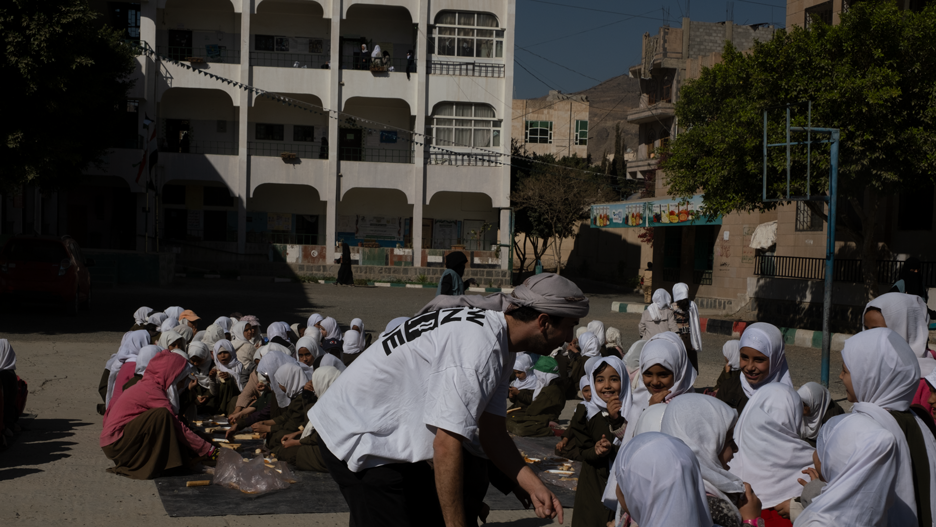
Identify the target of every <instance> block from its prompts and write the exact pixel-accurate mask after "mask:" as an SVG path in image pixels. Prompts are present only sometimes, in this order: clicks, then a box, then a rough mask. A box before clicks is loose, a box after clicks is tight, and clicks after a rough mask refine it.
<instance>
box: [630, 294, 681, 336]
mask: <svg viewBox="0 0 936 527" xmlns="http://www.w3.org/2000/svg"><path fill="white" fill-rule="evenodd" d="M672 303H673V299H672V298H671V297H670V294H669V291H667V290H666V289H657V290H656V291H654V293H653V302H652V303H651V304H650V305H648V306H647V309H644V312H643V314H642V315H641V316H640V323H639V324H638V325H637V331H638V333H639V334H640V339H641V340H648V339H649V338H650V337H652V336H654V335H658V334H660V333H663V332H665V331H672V332H673V333H676V332H677V330H678V329H679V328H677V327H676V318H675V315H674V314H673V310H672V308H671V307H670V304H672Z"/></svg>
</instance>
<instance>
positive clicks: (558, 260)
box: [553, 236, 562, 275]
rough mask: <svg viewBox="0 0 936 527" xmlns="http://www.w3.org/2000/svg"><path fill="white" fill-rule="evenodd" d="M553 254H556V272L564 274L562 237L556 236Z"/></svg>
mask: <svg viewBox="0 0 936 527" xmlns="http://www.w3.org/2000/svg"><path fill="white" fill-rule="evenodd" d="M553 254H554V255H555V256H556V274H558V275H561V274H562V237H561V236H556V240H555V241H554V242H553Z"/></svg>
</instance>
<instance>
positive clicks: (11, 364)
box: [0, 339, 116, 371]
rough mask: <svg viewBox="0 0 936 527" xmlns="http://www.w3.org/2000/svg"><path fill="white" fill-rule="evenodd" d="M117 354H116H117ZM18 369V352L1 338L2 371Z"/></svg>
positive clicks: (0, 358) (0, 365)
mask: <svg viewBox="0 0 936 527" xmlns="http://www.w3.org/2000/svg"><path fill="white" fill-rule="evenodd" d="M115 356H116V355H115ZM15 369H16V352H15V351H13V346H11V345H10V341H9V340H7V339H0V371H5V370H15Z"/></svg>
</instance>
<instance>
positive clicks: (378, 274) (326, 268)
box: [289, 264, 511, 287]
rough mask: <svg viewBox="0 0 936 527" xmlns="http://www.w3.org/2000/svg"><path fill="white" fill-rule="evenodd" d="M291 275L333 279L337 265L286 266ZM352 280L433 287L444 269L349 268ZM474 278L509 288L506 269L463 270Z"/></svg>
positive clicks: (483, 283)
mask: <svg viewBox="0 0 936 527" xmlns="http://www.w3.org/2000/svg"><path fill="white" fill-rule="evenodd" d="M289 267H290V268H291V269H292V271H293V272H294V273H295V274H297V275H298V276H303V275H313V276H321V277H325V276H329V277H333V276H337V275H338V267H339V266H338V265H327V264H289ZM351 271H352V272H353V273H354V279H355V280H361V279H364V280H368V281H375V282H390V281H394V280H396V281H403V282H418V281H419V278H420V277H421V276H424V277H425V282H426V283H430V284H437V283H439V280H440V279H441V277H442V273H444V272H445V269H443V268H440V267H389V266H378V265H354V266H351ZM469 278H474V279H475V280H476V281H477V282H478V285H479V286H480V287H510V286H511V283H510V278H511V273H510V271H509V270H507V269H465V275H464V279H465V280H467V279H469Z"/></svg>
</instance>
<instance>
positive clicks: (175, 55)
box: [156, 44, 240, 65]
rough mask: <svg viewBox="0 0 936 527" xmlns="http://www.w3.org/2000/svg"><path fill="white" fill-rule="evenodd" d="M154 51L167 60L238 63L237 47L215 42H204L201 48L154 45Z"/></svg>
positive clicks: (194, 63)
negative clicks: (233, 47) (220, 44)
mask: <svg viewBox="0 0 936 527" xmlns="http://www.w3.org/2000/svg"><path fill="white" fill-rule="evenodd" d="M156 53H158V54H159V56H161V57H165V58H168V59H169V60H177V61H179V62H190V63H192V64H193V65H196V64H202V63H209V64H210V63H214V64H240V50H239V49H227V47H225V46H218V45H215V44H206V45H205V46H204V47H202V48H199V47H195V46H191V47H177V46H156Z"/></svg>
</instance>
